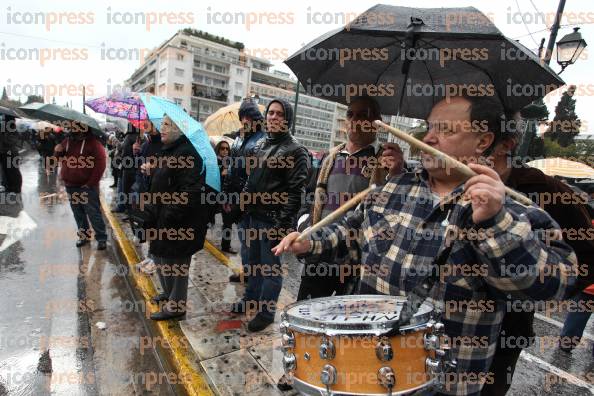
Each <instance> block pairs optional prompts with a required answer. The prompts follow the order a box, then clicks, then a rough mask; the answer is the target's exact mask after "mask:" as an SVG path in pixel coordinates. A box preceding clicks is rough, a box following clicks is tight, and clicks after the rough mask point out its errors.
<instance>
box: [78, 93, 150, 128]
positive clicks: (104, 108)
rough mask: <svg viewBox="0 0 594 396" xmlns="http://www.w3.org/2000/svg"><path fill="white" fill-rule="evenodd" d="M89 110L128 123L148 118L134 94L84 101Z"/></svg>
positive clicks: (136, 95) (142, 105)
mask: <svg viewBox="0 0 594 396" xmlns="http://www.w3.org/2000/svg"><path fill="white" fill-rule="evenodd" d="M85 105H86V106H88V107H89V108H90V109H91V110H93V111H95V112H97V113H101V114H107V115H110V116H113V117H118V118H125V119H127V120H128V121H142V120H146V119H147V118H148V116H147V114H146V109H145V108H144V104H143V103H142V101H141V100H140V96H139V95H138V94H136V93H128V94H124V93H120V92H117V93H114V94H112V95H110V96H101V97H99V98H95V99H89V100H87V101H85Z"/></svg>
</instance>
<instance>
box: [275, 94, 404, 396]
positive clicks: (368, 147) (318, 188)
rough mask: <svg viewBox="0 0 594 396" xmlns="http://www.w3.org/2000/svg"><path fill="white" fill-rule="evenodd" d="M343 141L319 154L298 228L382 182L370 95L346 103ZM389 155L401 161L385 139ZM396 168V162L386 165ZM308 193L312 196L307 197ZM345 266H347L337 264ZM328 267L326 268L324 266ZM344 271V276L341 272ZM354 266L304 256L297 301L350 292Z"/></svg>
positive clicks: (286, 384)
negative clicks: (320, 261)
mask: <svg viewBox="0 0 594 396" xmlns="http://www.w3.org/2000/svg"><path fill="white" fill-rule="evenodd" d="M346 114H347V123H346V131H347V141H346V143H342V144H340V145H338V146H336V147H334V148H332V149H331V150H330V151H329V152H328V153H327V154H325V155H324V156H323V157H322V159H321V161H320V162H321V166H320V167H319V168H316V169H315V170H314V172H315V173H314V174H312V175H311V176H310V178H309V183H308V186H307V189H306V191H307V194H306V199H305V202H304V204H303V205H302V207H301V210H300V212H299V218H298V226H297V229H298V230H299V231H303V230H304V229H305V228H307V227H308V226H311V225H312V224H316V223H317V222H319V221H320V220H321V219H323V218H324V217H326V216H327V215H328V214H330V213H332V212H333V211H334V210H336V209H338V208H339V207H340V206H341V205H342V203H344V202H342V200H344V199H348V198H350V197H352V196H354V195H356V194H357V193H359V192H361V191H363V190H364V189H366V188H367V187H369V186H370V185H373V184H375V185H381V184H383V183H385V178H386V176H387V170H386V169H385V168H384V167H383V163H382V160H383V159H384V158H388V157H384V156H382V152H383V150H382V147H381V146H380V143H379V142H378V140H377V132H376V128H375V127H373V124H372V122H373V121H374V120H381V112H380V107H379V104H378V103H377V101H376V100H375V99H374V98H372V97H370V96H361V97H358V98H355V99H353V100H352V101H351V103H350V104H349V107H348V109H347V113H346ZM386 147H387V148H388V149H391V150H392V151H393V152H394V153H393V154H394V157H395V158H392V156H390V157H389V158H390V160H391V161H392V160H393V161H398V162H399V163H400V166H403V163H404V158H403V155H402V151H401V150H400V147H399V146H398V145H395V144H392V143H387V144H386ZM391 165H392V164H391V163H390V168H391V169H392V168H393V169H394V172H397V173H400V172H401V171H402V169H400V167H399V166H391ZM312 194H313V200H312ZM341 265H343V266H349V269H348V270H345V269H344V268H342V269H341V268H340V267H341ZM328 269H330V270H329V271H327V270H328ZM345 274H347V276H344V275H345ZM341 275H342V276H341ZM357 279H358V278H357V271H356V268H355V266H352V265H350V263H349V262H348V261H347V262H346V263H340V262H336V263H323V264H320V263H317V262H306V263H305V264H304V266H303V273H302V275H301V284H300V286H299V292H298V293H297V301H300V300H303V299H306V298H320V297H328V296H332V295H345V294H350V293H351V292H352V290H353V289H354V288H355V286H356V281H357ZM277 386H278V388H279V389H280V390H282V391H288V390H290V389H292V386H291V384H290V379H289V378H287V376H282V377H281V379H280V380H279V382H278V384H277Z"/></svg>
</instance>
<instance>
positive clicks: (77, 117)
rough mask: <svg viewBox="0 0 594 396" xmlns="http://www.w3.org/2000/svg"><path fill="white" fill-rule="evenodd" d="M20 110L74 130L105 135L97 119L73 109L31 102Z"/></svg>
mask: <svg viewBox="0 0 594 396" xmlns="http://www.w3.org/2000/svg"><path fill="white" fill-rule="evenodd" d="M19 110H21V111H22V112H23V113H25V114H26V115H28V116H29V117H32V118H37V119H40V120H43V121H48V122H51V123H53V124H55V125H58V126H60V127H63V128H67V129H70V131H72V132H87V131H91V133H93V134H94V135H95V136H98V137H103V135H104V133H103V131H102V130H101V127H100V126H99V123H98V122H97V120H95V119H94V118H93V117H90V116H88V115H86V114H83V113H81V112H79V111H76V110H73V109H68V108H66V107H62V106H58V105H55V104H45V103H30V104H28V105H24V106H21V107H19Z"/></svg>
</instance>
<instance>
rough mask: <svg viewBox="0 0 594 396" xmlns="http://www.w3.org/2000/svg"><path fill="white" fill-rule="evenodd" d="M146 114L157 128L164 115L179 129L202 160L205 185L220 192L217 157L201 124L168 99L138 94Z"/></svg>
mask: <svg viewBox="0 0 594 396" xmlns="http://www.w3.org/2000/svg"><path fill="white" fill-rule="evenodd" d="M140 100H142V103H144V107H145V108H146V113H147V114H148V117H149V119H150V120H151V122H152V123H153V124H154V125H155V126H157V127H158V128H159V127H160V125H161V121H162V120H163V117H164V116H165V115H167V116H169V118H171V120H172V121H173V122H174V123H175V125H177V126H178V127H179V129H180V130H181V131H182V132H183V134H184V135H186V137H187V138H188V140H189V141H190V142H191V143H192V145H193V146H194V148H195V149H196V151H197V152H198V154H199V155H200V157H201V158H202V163H203V164H204V165H203V170H205V171H206V184H208V185H209V186H210V187H212V188H213V189H214V190H216V191H221V175H220V173H219V166H218V163H217V156H216V154H215V152H214V149H213V148H212V145H211V144H210V140H209V138H208V135H207V134H206V131H205V130H204V128H202V124H200V123H199V122H198V121H196V120H195V119H193V118H192V117H190V115H189V114H188V113H186V112H185V111H184V109H182V108H181V107H180V106H178V105H176V104H175V103H173V102H171V101H170V100H168V99H165V98H162V97H159V96H153V95H147V94H140Z"/></svg>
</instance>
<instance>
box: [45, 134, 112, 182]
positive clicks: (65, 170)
mask: <svg viewBox="0 0 594 396" xmlns="http://www.w3.org/2000/svg"><path fill="white" fill-rule="evenodd" d="M62 147H63V151H61V152H56V156H58V157H62V158H61V169H60V177H61V178H62V180H63V181H64V185H65V186H66V187H81V186H89V187H93V188H98V187H99V181H100V180H101V177H102V176H103V172H104V171H105V166H106V162H107V161H106V158H107V155H106V154H105V148H104V147H103V145H102V144H101V142H100V141H99V140H98V139H97V138H96V137H95V136H93V135H91V134H88V135H87V136H86V137H85V138H84V139H81V140H78V139H72V138H67V139H65V140H64V141H63V142H62Z"/></svg>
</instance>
